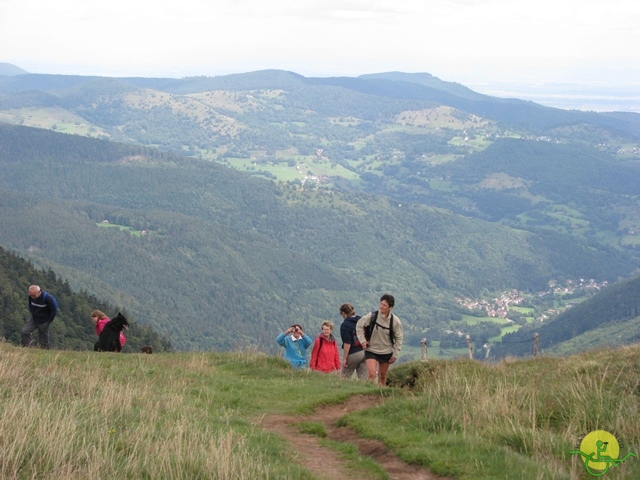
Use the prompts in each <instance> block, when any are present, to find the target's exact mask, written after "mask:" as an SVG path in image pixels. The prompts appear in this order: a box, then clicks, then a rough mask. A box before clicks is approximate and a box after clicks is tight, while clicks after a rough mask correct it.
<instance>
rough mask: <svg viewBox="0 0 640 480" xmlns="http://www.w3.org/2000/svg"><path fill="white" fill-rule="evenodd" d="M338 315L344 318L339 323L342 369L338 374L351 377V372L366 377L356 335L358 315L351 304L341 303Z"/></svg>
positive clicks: (364, 365) (365, 369) (365, 365)
mask: <svg viewBox="0 0 640 480" xmlns="http://www.w3.org/2000/svg"><path fill="white" fill-rule="evenodd" d="M340 315H341V316H342V318H343V319H344V321H343V322H342V325H340V337H341V338H342V351H343V354H342V370H341V372H340V374H341V375H342V376H343V377H344V378H351V377H352V376H353V372H354V371H355V372H356V375H357V376H358V378H359V379H361V380H364V379H366V378H367V376H368V374H367V363H366V362H365V359H364V350H363V349H362V345H360V342H359V341H358V337H357V336H356V324H357V323H358V320H360V316H358V315H356V311H355V309H354V308H353V305H351V304H350V303H343V304H342V305H340Z"/></svg>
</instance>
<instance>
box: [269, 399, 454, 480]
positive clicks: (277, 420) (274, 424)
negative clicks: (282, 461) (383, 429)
mask: <svg viewBox="0 0 640 480" xmlns="http://www.w3.org/2000/svg"><path fill="white" fill-rule="evenodd" d="M383 401H384V398H381V397H375V396H371V395H354V396H352V397H350V398H349V400H347V401H346V402H345V403H341V404H337V405H325V406H322V407H320V408H318V409H317V410H316V411H315V412H314V413H312V414H310V415H304V416H300V415H298V416H291V415H272V416H268V417H264V418H263V419H262V421H261V425H262V426H263V427H264V428H266V429H267V430H269V431H271V432H273V433H276V434H278V435H280V436H282V437H283V438H285V439H286V440H287V441H288V442H289V444H290V445H291V448H292V450H293V451H294V452H295V456H294V458H295V461H296V462H297V463H300V464H301V465H304V466H305V467H306V468H308V469H309V470H311V471H312V472H314V474H315V475H316V476H317V478H318V479H331V480H333V479H335V478H340V479H349V478H358V479H361V478H362V475H358V472H354V471H353V470H350V469H348V468H347V464H346V462H345V461H343V460H342V459H341V458H340V454H339V453H337V452H336V451H334V450H332V449H330V448H327V447H323V446H322V445H320V444H319V443H318V439H319V437H317V436H316V435H310V434H305V433H301V432H300V430H299V429H298V428H297V427H295V426H292V424H294V423H300V422H317V423H322V424H324V426H325V429H326V431H327V436H328V438H329V439H331V440H336V441H339V442H344V443H351V444H353V445H356V446H357V447H358V450H359V452H360V454H361V455H366V456H369V457H371V458H373V459H374V460H375V461H376V462H378V463H379V464H380V465H381V466H382V468H384V469H385V471H386V472H387V473H388V475H389V478H391V479H392V480H445V479H444V477H439V476H437V475H434V474H433V473H431V472H429V471H428V470H424V469H422V468H419V467H417V466H415V465H408V464H406V463H404V462H403V461H402V460H400V459H399V458H398V457H396V456H395V455H394V454H393V453H392V452H390V451H389V449H388V448H387V447H386V446H385V444H384V443H383V442H381V441H379V440H373V439H368V438H361V437H359V436H358V433H357V432H356V431H354V430H353V429H351V428H348V427H338V426H336V423H337V422H338V420H339V419H340V418H341V417H343V416H345V415H347V414H348V413H351V412H355V411H358V410H363V409H365V408H369V407H373V406H375V405H377V404H379V403H382V402H383Z"/></svg>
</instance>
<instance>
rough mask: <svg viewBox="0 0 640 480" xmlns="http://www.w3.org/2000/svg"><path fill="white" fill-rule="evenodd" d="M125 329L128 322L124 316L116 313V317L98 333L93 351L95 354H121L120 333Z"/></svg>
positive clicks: (127, 326)
mask: <svg viewBox="0 0 640 480" xmlns="http://www.w3.org/2000/svg"><path fill="white" fill-rule="evenodd" d="M125 328H129V322H127V319H126V318H125V317H124V315H122V314H121V313H119V312H118V316H117V317H113V318H112V319H111V320H109V321H108V322H107V324H106V325H105V326H104V328H103V329H102V331H101V332H100V336H99V337H98V341H97V342H96V344H95V345H94V346H93V350H94V351H96V352H121V351H122V345H120V332H121V331H122V330H124V329H125Z"/></svg>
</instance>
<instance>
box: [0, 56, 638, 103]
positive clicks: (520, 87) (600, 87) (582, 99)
mask: <svg viewBox="0 0 640 480" xmlns="http://www.w3.org/2000/svg"><path fill="white" fill-rule="evenodd" d="M1 64H6V65H11V66H13V67H16V68H19V69H20V70H23V71H25V72H27V73H28V74H34V75H69V76H83V77H94V76H95V77H104V78H136V77H139V78H169V79H184V78H191V77H222V76H227V75H242V74H246V73H252V72H259V71H265V70H278V71H288V72H291V73H294V74H297V75H301V76H303V77H305V78H314V77H315V78H332V77H351V78H357V77H360V76H362V75H371V74H381V73H390V72H399V73H408V74H420V73H423V74H428V75H432V76H434V77H436V78H438V79H440V80H442V81H445V82H453V83H458V84H461V85H464V86H465V87H467V88H470V89H471V90H473V91H475V92H478V93H482V94H485V95H490V96H494V97H500V98H516V99H521V100H529V101H533V102H535V103H539V104H540V105H544V106H548V107H554V108H560V109H564V110H572V109H573V110H583V111H596V112H612V111H621V112H632V113H640V80H635V81H630V82H628V83H622V84H621V83H618V84H613V83H612V84H607V83H605V82H603V81H602V80H600V81H598V80H593V81H591V82H589V81H588V80H584V79H583V80H581V81H570V80H566V79H565V80H562V79H558V80H549V81H540V80H538V81H531V82H526V81H524V80H523V79H514V80H508V79H501V80H494V81H491V80H477V81H474V80H472V79H469V80H467V81H465V80H460V79H452V78H443V77H441V76H439V75H436V74H434V73H432V72H428V71H406V70H405V71H403V70H397V69H393V70H392V69H381V70H378V71H370V72H362V73H357V74H352V75H341V74H331V73H325V74H318V73H315V74H308V73H307V74H305V73H301V72H299V71H296V70H291V69H285V68H255V69H247V70H244V71H230V70H229V71H227V70H225V71H219V72H217V73H198V72H195V71H189V72H178V69H176V68H172V69H170V71H168V70H165V69H161V70H155V71H150V72H148V73H147V74H142V73H141V72H137V73H134V72H126V73H125V72H116V71H114V70H113V69H101V70H103V71H102V72H89V73H87V72H83V73H81V72H82V70H83V69H84V68H88V69H89V70H91V67H83V66H69V65H53V64H48V65H42V66H41V69H42V70H41V71H33V70H32V69H30V68H25V67H24V66H22V65H19V64H16V63H13V62H5V61H0V65H1ZM67 68H68V69H69V70H71V71H70V72H65V70H66V69H67ZM48 69H51V70H53V71H46V70H48ZM38 70H40V68H38ZM149 70H153V69H149ZM203 70H206V68H203ZM638 78H640V77H638ZM618 80H619V78H618Z"/></svg>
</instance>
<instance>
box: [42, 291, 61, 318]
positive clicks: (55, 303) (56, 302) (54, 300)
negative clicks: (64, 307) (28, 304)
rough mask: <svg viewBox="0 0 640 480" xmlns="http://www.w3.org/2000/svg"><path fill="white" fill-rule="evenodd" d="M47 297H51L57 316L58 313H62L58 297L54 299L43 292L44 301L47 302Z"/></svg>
mask: <svg viewBox="0 0 640 480" xmlns="http://www.w3.org/2000/svg"><path fill="white" fill-rule="evenodd" d="M47 297H51V302H52V303H53V305H54V307H55V308H56V315H57V314H58V312H59V311H60V307H58V301H57V300H56V297H54V296H53V295H49V294H48V293H47V292H45V291H43V292H42V300H44V301H45V302H46V301H47Z"/></svg>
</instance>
